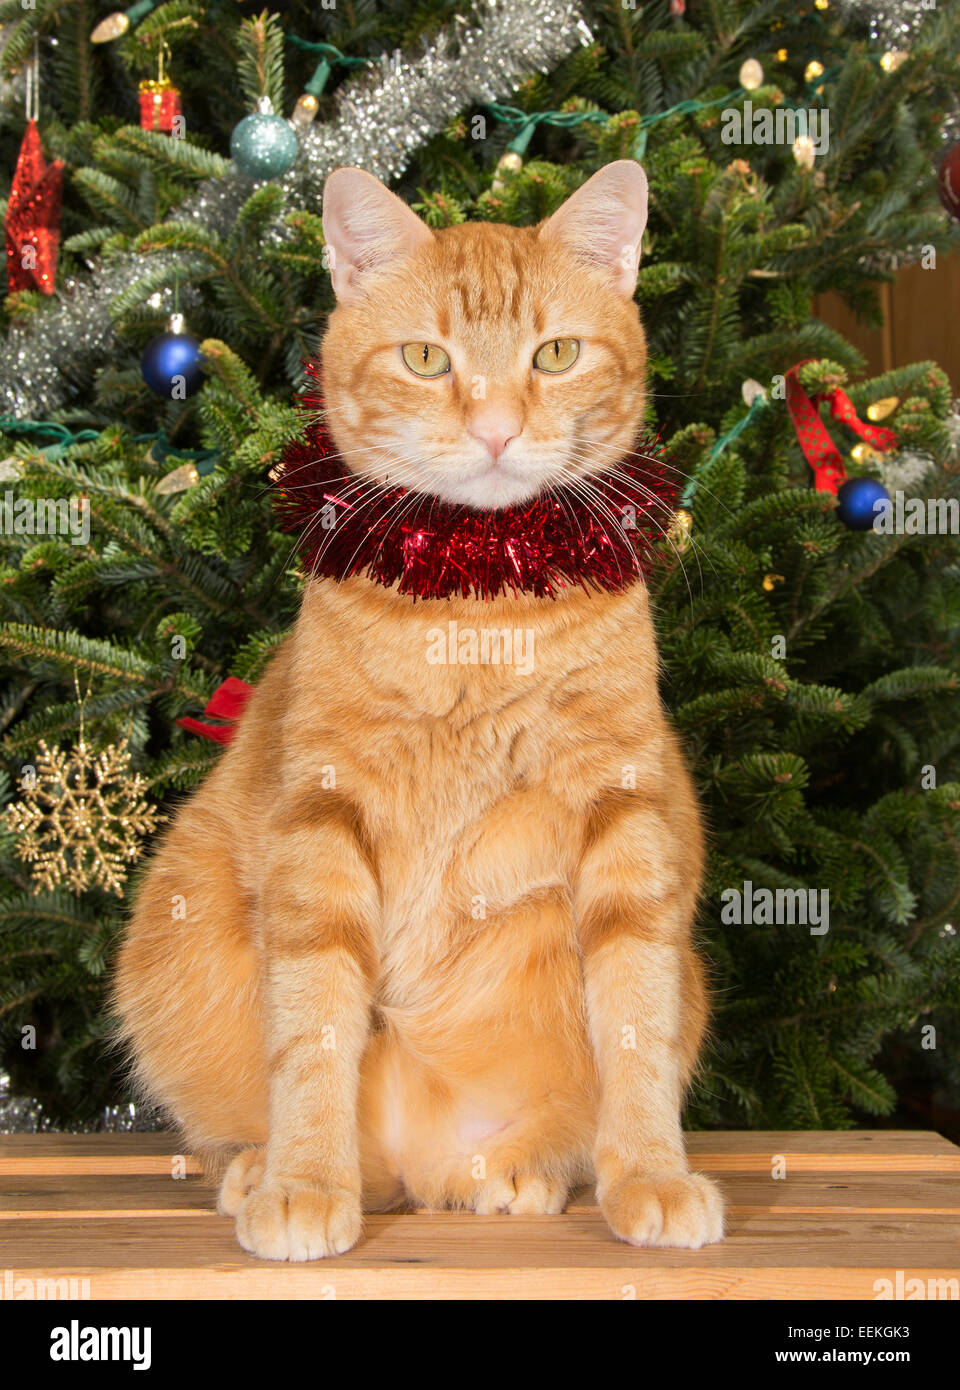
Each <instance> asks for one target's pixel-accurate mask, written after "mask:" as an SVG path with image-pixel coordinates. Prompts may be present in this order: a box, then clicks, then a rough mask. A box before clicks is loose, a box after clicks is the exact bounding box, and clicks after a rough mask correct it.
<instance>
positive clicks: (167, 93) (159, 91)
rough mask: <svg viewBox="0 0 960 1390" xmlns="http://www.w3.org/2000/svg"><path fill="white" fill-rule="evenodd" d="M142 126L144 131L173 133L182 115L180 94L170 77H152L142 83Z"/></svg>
mask: <svg viewBox="0 0 960 1390" xmlns="http://www.w3.org/2000/svg"><path fill="white" fill-rule="evenodd" d="M139 92H140V125H141V127H142V128H143V129H144V130H159V131H162V132H163V134H164V135H170V134H171V132H172V131H173V123H174V121H175V120H176V119H177V117H178V116H179V115H180V93H179V91H178V90H177V88H176V87H175V86H174V85H173V83H172V82H171V81H170V79H169V77H161V78H159V79H158V78H155V77H150V78H147V79H146V80H145V81H143V82H141V83H140V87H139Z"/></svg>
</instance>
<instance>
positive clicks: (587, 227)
mask: <svg viewBox="0 0 960 1390" xmlns="http://www.w3.org/2000/svg"><path fill="white" fill-rule="evenodd" d="M646 225H647V176H646V174H645V173H644V171H643V167H642V166H641V165H640V164H638V163H637V162H636V160H633V159H617V160H614V162H613V163H612V164H605V165H604V167H603V168H602V169H598V170H597V172H596V173H595V174H594V175H593V176H592V178H589V179H587V181H586V183H585V184H584V185H583V187H582V188H578V189H577V191H576V193H571V195H570V197H569V198H568V199H567V201H566V202H565V203H562V204H561V205H560V207H559V208H557V210H556V212H555V213H554V214H553V216H552V217H550V218H548V219H547V221H546V222H544V224H543V226H542V227H541V228H540V237H541V239H542V240H544V241H558V242H560V243H561V244H562V245H563V246H565V247H566V248H567V249H568V250H569V251H572V252H573V254H574V255H575V256H576V257H577V259H578V260H581V261H583V262H585V263H586V264H588V265H592V266H596V267H597V268H598V269H604V270H608V271H609V272H610V274H611V275H612V277H613V282H614V285H615V287H616V288H617V289H618V290H619V291H620V293H621V294H625V295H632V294H633V292H634V290H635V289H636V287H637V270H638V268H639V265H640V240H641V238H642V236H643V229H644V227H645V226H646Z"/></svg>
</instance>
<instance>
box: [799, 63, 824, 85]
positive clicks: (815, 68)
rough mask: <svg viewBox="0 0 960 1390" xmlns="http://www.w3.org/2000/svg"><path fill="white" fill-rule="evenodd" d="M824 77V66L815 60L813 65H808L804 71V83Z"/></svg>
mask: <svg viewBox="0 0 960 1390" xmlns="http://www.w3.org/2000/svg"><path fill="white" fill-rule="evenodd" d="M822 76H823V64H822V63H818V62H817V60H816V58H814V60H813V62H812V63H808V64H807V66H806V67H805V68H804V70H803V80H804V82H813V81H814V80H815V79H816V78H818V77H822Z"/></svg>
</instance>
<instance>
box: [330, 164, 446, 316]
mask: <svg viewBox="0 0 960 1390" xmlns="http://www.w3.org/2000/svg"><path fill="white" fill-rule="evenodd" d="M323 236H324V240H325V241H326V244H327V253H328V264H329V268H330V278H331V280H332V282H333V292H334V294H335V295H336V296H337V299H338V301H339V302H340V303H341V304H343V303H346V302H348V301H349V300H352V299H356V298H358V297H359V296H360V295H361V294H362V293H363V279H364V276H365V275H367V274H368V273H369V272H370V271H373V270H378V269H380V268H381V267H382V266H385V265H388V264H389V263H390V261H394V260H397V259H398V258H400V257H403V256H411V255H413V253H414V251H416V250H417V248H418V247H420V246H423V245H424V244H425V243H426V242H428V241H432V240H433V233H432V232H431V230H430V228H429V227H428V226H427V225H426V223H424V222H421V221H420V218H419V217H418V216H417V215H416V213H414V212H411V211H410V209H409V208H408V207H407V205H406V203H403V202H401V201H400V199H399V198H398V197H397V196H396V194H394V193H391V192H390V190H389V188H385V187H384V185H383V184H382V183H381V182H380V180H379V179H375V178H374V176H373V175H372V174H368V173H366V172H365V171H364V170H363V169H334V171H333V173H332V174H331V175H330V176H329V177H328V179H327V181H326V183H325V184H324V186H323Z"/></svg>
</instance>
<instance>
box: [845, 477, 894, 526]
mask: <svg viewBox="0 0 960 1390" xmlns="http://www.w3.org/2000/svg"><path fill="white" fill-rule="evenodd" d="M882 498H886V500H887V502H889V501H890V494H889V492H887V489H886V488H885V487H884V486H883V483H878V482H877V480H876V478H848V479H847V481H846V482H845V483H841V484H840V486H839V487H838V488H837V516H838V517H839V518H840V520H841V521H842V522H843V524H844V526H848V527H849V528H850V530H851V531H871V530H872V529H873V523H874V521H875V520H876V518H877V517H878V516H879V515H880V513H879V512H876V511H874V503H875V502H879V501H880V500H881V499H882Z"/></svg>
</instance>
